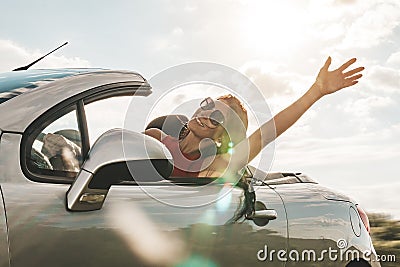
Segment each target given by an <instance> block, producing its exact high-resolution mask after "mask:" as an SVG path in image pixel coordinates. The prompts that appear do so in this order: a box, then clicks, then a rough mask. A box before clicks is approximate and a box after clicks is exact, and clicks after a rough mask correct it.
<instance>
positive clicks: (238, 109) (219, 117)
mask: <svg viewBox="0 0 400 267" xmlns="http://www.w3.org/2000/svg"><path fill="white" fill-rule="evenodd" d="M354 62H356V59H355V58H353V59H351V60H349V61H347V62H346V63H344V64H343V65H342V66H341V67H339V68H338V69H336V70H333V71H329V70H328V68H329V66H330V64H331V57H328V59H327V60H326V62H325V64H324V66H323V67H322V68H321V70H320V71H319V73H318V76H317V78H316V81H315V82H314V84H313V85H312V86H311V87H310V89H309V90H308V91H307V92H306V93H305V94H304V95H303V96H302V97H300V98H299V99H298V100H297V101H295V102H294V103H293V104H291V105H290V106H288V107H287V108H285V109H284V110H283V111H281V112H280V113H278V114H277V115H276V116H274V118H273V119H271V120H270V121H268V122H266V123H265V124H263V125H262V126H261V127H260V128H259V129H257V130H256V131H255V132H254V133H253V134H251V135H250V136H249V137H248V138H246V130H247V125H248V118H247V112H246V110H245V108H244V107H243V105H242V104H241V102H240V101H239V100H238V99H237V98H236V97H234V96H232V95H227V96H222V97H219V98H217V99H216V100H212V99H211V98H206V99H205V100H203V101H202V102H201V107H200V108H199V109H198V110H197V111H196V112H195V113H194V115H193V117H192V118H191V120H190V121H189V122H188V124H187V132H186V134H185V136H184V137H183V138H182V139H176V138H174V137H171V136H168V135H166V134H165V133H164V132H162V131H161V130H159V129H148V130H146V131H145V133H146V134H147V135H149V136H152V137H154V138H156V139H158V140H160V141H161V142H163V143H164V144H165V145H166V147H167V148H168V149H169V151H170V152H171V154H172V157H173V159H174V171H173V173H172V176H175V177H221V176H224V177H228V178H229V177H235V176H236V175H235V174H236V173H237V172H238V170H240V169H242V168H243V167H244V166H245V165H246V164H248V163H249V162H250V161H251V160H252V159H254V158H255V157H256V156H257V155H258V153H260V152H261V150H262V149H263V148H264V147H265V146H266V145H267V144H269V143H270V142H271V141H273V140H274V139H275V138H277V137H278V136H280V135H281V134H282V133H283V132H285V131H286V130H287V129H288V128H289V127H290V126H292V125H293V124H294V123H295V122H296V121H297V120H298V119H299V118H300V117H301V116H302V115H303V114H304V113H305V112H306V111H307V110H308V109H309V108H310V107H311V106H312V105H313V104H314V103H315V102H316V101H317V100H319V99H320V98H321V97H323V96H325V95H328V94H331V93H334V92H336V91H339V90H341V89H343V88H346V87H349V86H353V85H355V84H356V83H358V79H360V78H361V77H362V74H360V72H361V71H362V70H364V67H358V68H355V69H352V70H349V71H346V70H347V69H348V67H349V66H350V65H352V64H353V63H354ZM211 141H213V142H211ZM212 144H215V146H216V150H214V151H215V153H212V151H213V148H214V149H215V146H213V145H212ZM210 151H211V153H210Z"/></svg>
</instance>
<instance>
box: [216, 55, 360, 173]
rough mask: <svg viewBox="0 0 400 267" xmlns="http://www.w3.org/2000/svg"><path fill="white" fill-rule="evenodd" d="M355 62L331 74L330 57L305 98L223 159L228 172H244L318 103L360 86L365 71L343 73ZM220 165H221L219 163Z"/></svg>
mask: <svg viewBox="0 0 400 267" xmlns="http://www.w3.org/2000/svg"><path fill="white" fill-rule="evenodd" d="M354 62H356V59H355V58H353V59H351V60H349V61H347V62H346V63H344V64H343V65H342V66H341V67H339V68H338V69H336V70H333V71H328V68H329V65H330V64H331V57H329V58H328V59H327V60H326V62H325V64H324V66H323V67H322V68H321V70H320V71H319V73H318V76H317V79H316V81H315V83H314V84H313V85H312V86H311V88H310V89H309V90H308V91H307V92H306V93H305V94H304V95H303V96H301V97H300V98H299V99H298V100H296V101H295V102H294V103H293V104H291V105H290V106H288V107H287V108H285V109H284V110H282V111H281V112H279V113H278V114H277V115H275V116H274V118H273V119H271V120H269V121H268V122H266V123H264V124H263V125H262V126H261V127H260V128H259V129H257V130H256V131H255V132H254V133H253V134H252V135H250V137H248V138H247V139H245V140H243V141H242V142H241V143H239V144H238V145H237V146H235V148H234V150H233V153H232V155H231V156H227V155H224V156H222V157H221V158H223V159H225V160H224V161H226V160H227V159H228V158H229V166H230V167H229V168H233V169H241V168H242V167H244V166H245V165H246V164H247V163H249V162H250V161H251V160H253V159H254V158H255V157H256V156H257V155H258V153H260V151H261V150H262V149H263V148H264V147H265V146H266V145H268V144H269V143H270V142H272V141H273V140H275V139H276V138H277V137H278V136H280V135H281V134H282V133H283V132H285V131H286V130H287V129H288V128H289V127H291V126H292V125H293V124H294V123H295V122H296V121H297V120H298V119H299V118H300V117H301V116H302V115H303V114H304V113H305V112H306V111H307V110H308V109H309V108H310V107H311V106H312V105H313V104H314V103H315V102H316V101H317V100H318V99H320V98H321V97H323V96H325V95H327V94H331V93H333V92H336V91H339V90H341V89H343V88H346V87H349V86H352V85H355V84H356V83H358V79H360V78H361V77H362V74H359V72H360V71H362V70H363V69H364V67H359V68H356V69H353V70H350V71H347V72H344V71H345V70H346V69H347V68H348V67H349V66H350V65H352V64H353V63H354ZM216 163H217V162H216ZM217 165H220V164H218V163H217ZM233 169H232V171H234V170H233Z"/></svg>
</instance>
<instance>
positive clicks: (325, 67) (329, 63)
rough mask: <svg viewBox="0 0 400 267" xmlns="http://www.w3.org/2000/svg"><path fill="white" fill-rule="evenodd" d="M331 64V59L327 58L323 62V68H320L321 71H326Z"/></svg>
mask: <svg viewBox="0 0 400 267" xmlns="http://www.w3.org/2000/svg"><path fill="white" fill-rule="evenodd" d="M331 62H332V58H331V57H330V56H329V57H328V59H327V60H326V61H325V64H324V66H323V67H322V69H324V70H326V71H328V68H329V66H330V65H331Z"/></svg>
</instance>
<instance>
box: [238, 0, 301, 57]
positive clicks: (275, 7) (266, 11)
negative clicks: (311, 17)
mask: <svg viewBox="0 0 400 267" xmlns="http://www.w3.org/2000/svg"><path fill="white" fill-rule="evenodd" d="M241 19H242V21H241V23H240V25H241V31H242V36H243V43H244V45H246V47H247V48H248V49H251V50H252V51H254V52H256V53H261V54H267V55H276V56H279V54H283V53H291V52H295V50H296V46H297V44H299V43H301V42H302V40H303V38H304V37H303V36H304V34H302V33H304V31H305V29H306V27H305V23H306V15H305V14H304V11H302V9H301V8H299V7H298V6H294V5H289V4H288V3H285V2H283V1H274V2H271V1H249V2H248V4H246V5H245V8H244V12H243V17H242V18H241Z"/></svg>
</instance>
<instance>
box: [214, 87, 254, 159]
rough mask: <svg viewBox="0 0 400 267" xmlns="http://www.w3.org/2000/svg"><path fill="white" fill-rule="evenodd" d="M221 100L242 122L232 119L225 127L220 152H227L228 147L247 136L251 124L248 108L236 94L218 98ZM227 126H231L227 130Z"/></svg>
mask: <svg viewBox="0 0 400 267" xmlns="http://www.w3.org/2000/svg"><path fill="white" fill-rule="evenodd" d="M217 100H219V101H223V102H225V103H226V104H227V105H228V106H229V107H230V108H231V109H232V110H233V111H234V112H235V113H236V115H237V116H238V117H239V118H240V122H238V121H237V119H236V120H234V119H232V120H230V121H229V122H228V124H230V125H226V126H225V127H226V128H225V133H224V134H223V135H222V140H221V147H220V148H219V149H218V154H223V153H227V151H228V149H229V148H231V147H233V146H235V145H237V144H238V143H240V142H241V141H242V140H243V139H245V138H246V131H247V127H248V125H249V120H248V117H247V110H246V108H245V107H244V105H243V103H242V102H241V101H240V100H239V99H238V98H237V97H235V96H233V95H231V94H228V95H223V96H220V97H218V98H217ZM227 128H229V129H228V130H227Z"/></svg>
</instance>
